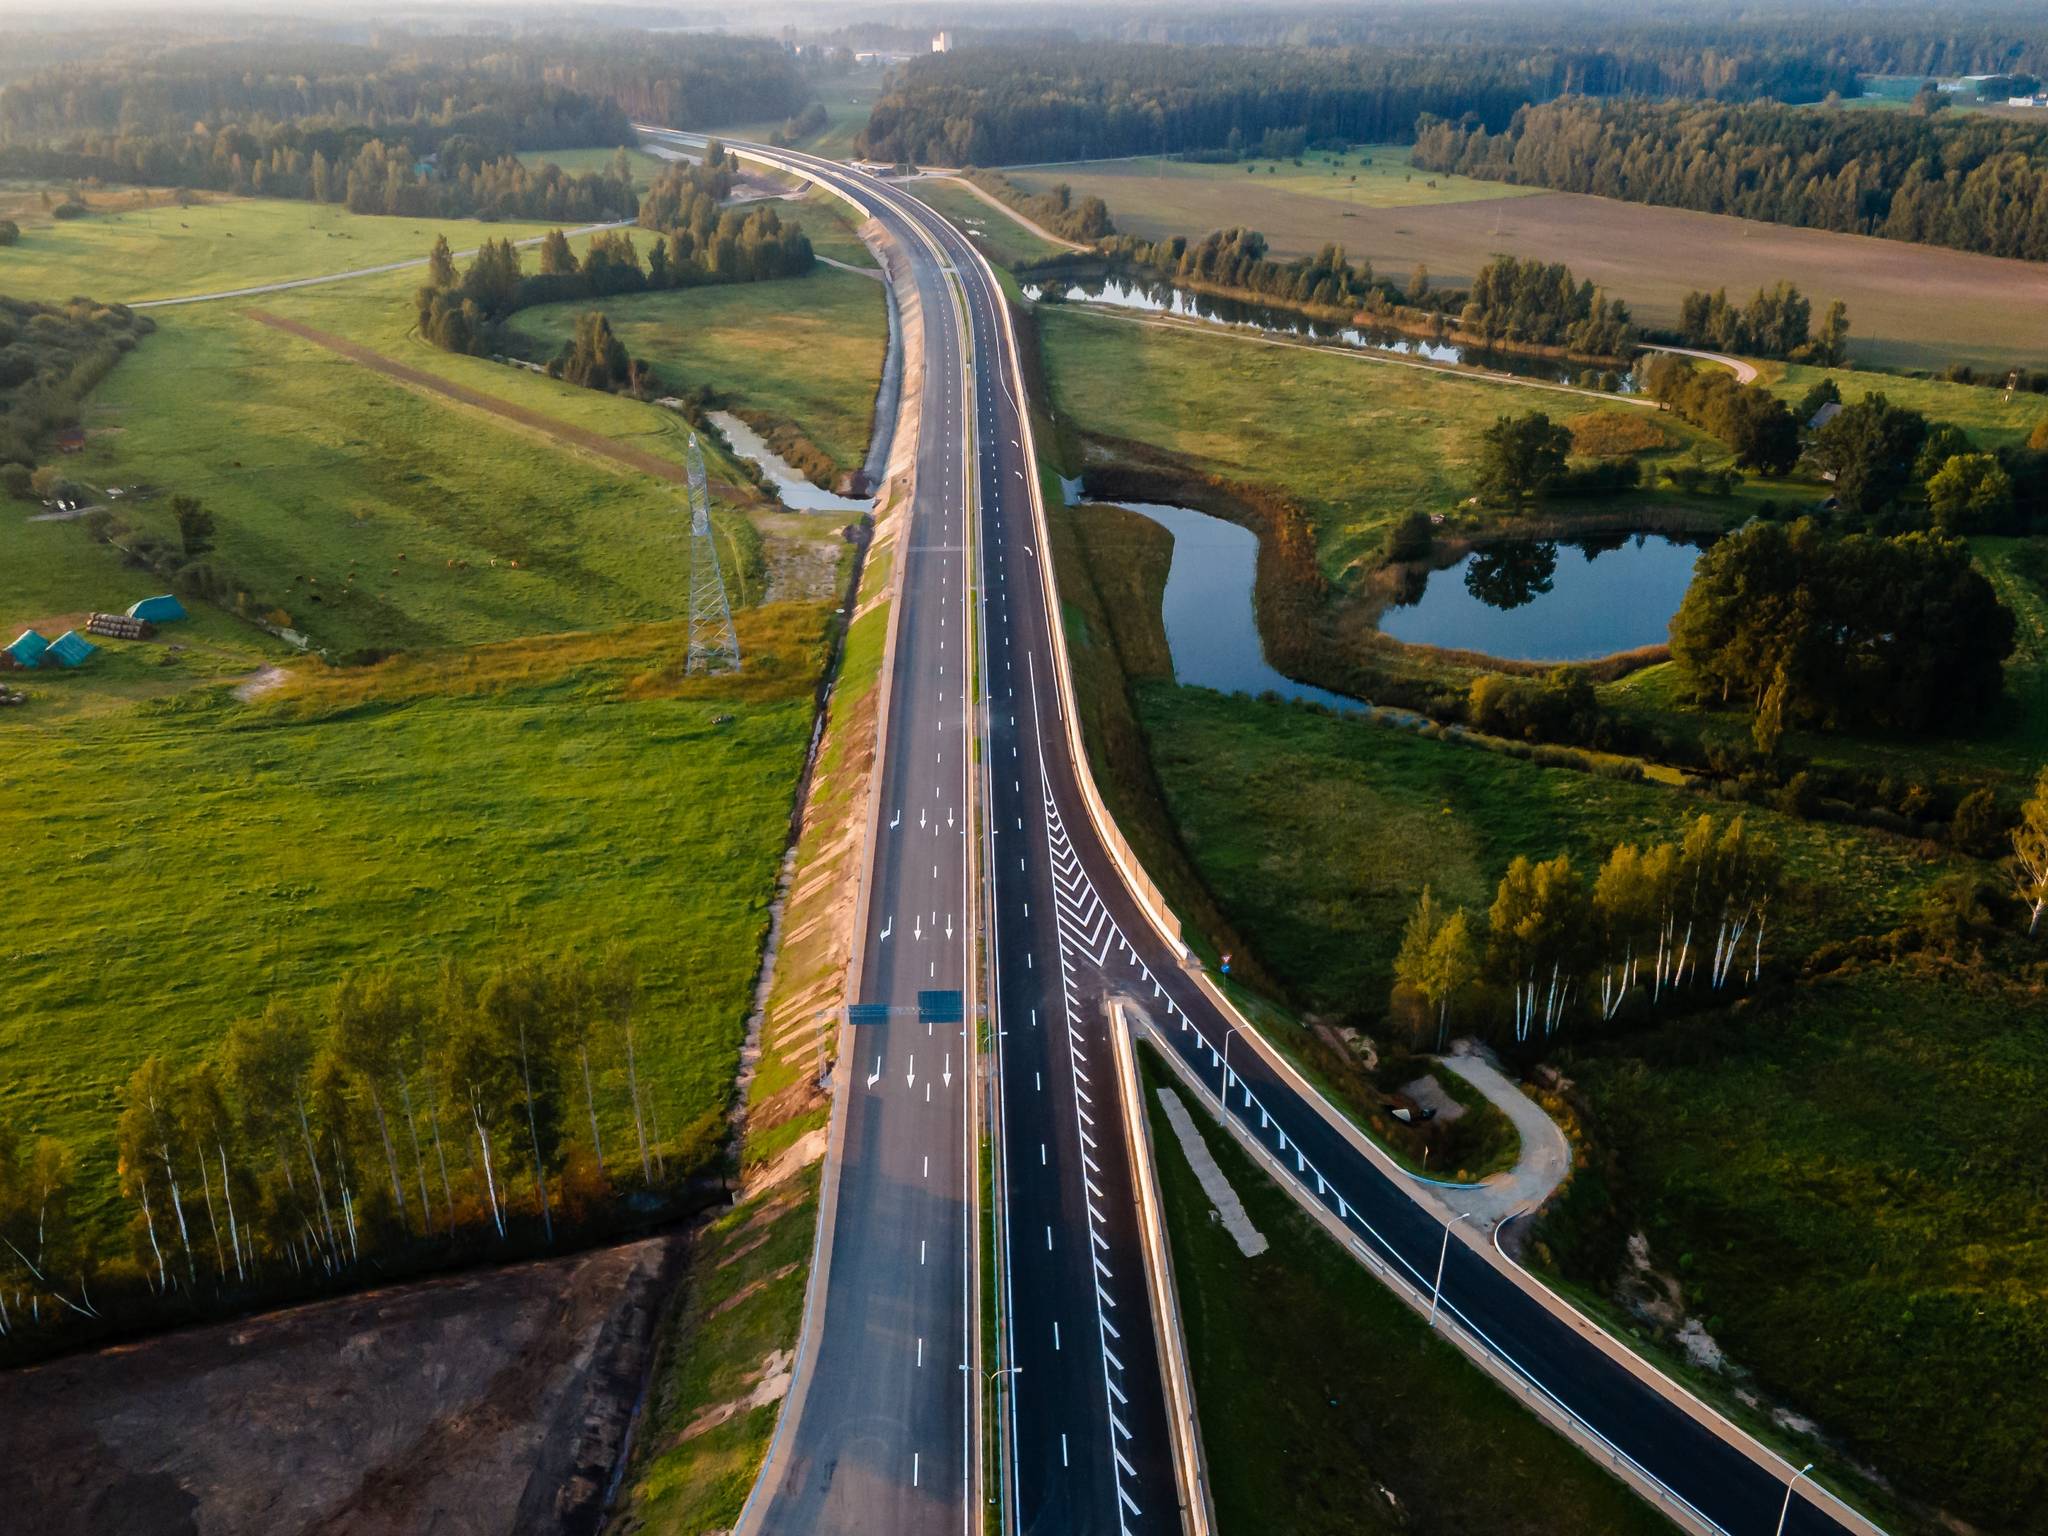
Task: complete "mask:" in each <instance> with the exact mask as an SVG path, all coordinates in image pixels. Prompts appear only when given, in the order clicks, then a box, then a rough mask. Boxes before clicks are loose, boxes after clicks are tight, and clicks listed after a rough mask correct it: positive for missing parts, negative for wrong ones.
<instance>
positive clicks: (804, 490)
mask: <svg viewBox="0 0 2048 1536" xmlns="http://www.w3.org/2000/svg"><path fill="white" fill-rule="evenodd" d="M705 415H706V416H707V417H708V418H709V419H710V421H711V423H712V425H713V426H715V427H717V428H718V430H719V431H720V432H723V433H724V434H725V440H726V441H727V442H728V443H730V444H732V451H733V452H734V453H736V454H738V455H739V456H740V457H741V458H743V459H745V460H747V461H748V462H749V463H751V464H754V465H755V466H757V467H758V468H759V469H760V471H761V473H763V474H764V475H766V476H767V477H768V478H769V480H770V481H771V482H773V484H774V486H775V491H776V494H777V495H779V496H780V497H781V498H782V504H783V505H784V506H786V507H788V508H789V509H790V510H791V511H792V512H852V513H856V514H858V513H861V512H868V511H872V510H873V508H874V502H873V500H872V499H862V498H860V497H856V496H838V495H834V494H833V493H832V492H831V491H824V490H820V489H819V488H818V487H817V486H815V485H813V484H811V482H810V481H808V480H806V479H805V478H804V477H803V476H802V475H800V474H798V473H797V472H796V471H795V470H794V469H793V468H791V467H790V465H789V462H788V461H787V460H786V459H784V458H783V457H782V455H781V454H779V453H777V452H776V451H775V450H774V449H773V448H770V447H769V446H768V444H767V443H766V442H764V441H763V440H762V438H761V434H760V433H758V432H756V431H755V430H754V429H753V428H752V427H750V426H748V425H747V424H746V423H745V422H744V421H741V420H740V419H739V417H737V416H735V415H733V414H732V412H730V411H707V412H706V413H705Z"/></svg>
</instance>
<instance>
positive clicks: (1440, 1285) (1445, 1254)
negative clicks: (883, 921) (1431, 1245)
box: [1429, 1211, 1472, 1328]
mask: <svg viewBox="0 0 2048 1536" xmlns="http://www.w3.org/2000/svg"><path fill="white" fill-rule="evenodd" d="M1471 1217H1472V1213H1471V1212H1470V1211H1460V1212H1458V1214H1457V1215H1455V1216H1453V1217H1452V1218H1451V1219H1450V1220H1449V1221H1447V1222H1445V1223H1444V1245H1443V1247H1441V1248H1439V1249H1438V1250H1437V1252H1436V1284H1435V1285H1433V1286H1431V1287H1430V1291H1429V1326H1430V1327H1432V1328H1434V1327H1435V1326H1436V1305H1437V1303H1438V1302H1439V1301H1441V1300H1442V1299H1443V1294H1444V1260H1445V1259H1447V1258H1449V1257H1450V1256H1451V1228H1452V1227H1455V1226H1456V1225H1457V1224H1458V1223H1459V1222H1461V1221H1469V1220H1470V1219H1471Z"/></svg>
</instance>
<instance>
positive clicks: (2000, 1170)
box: [1539, 969, 2048, 1532]
mask: <svg viewBox="0 0 2048 1536" xmlns="http://www.w3.org/2000/svg"><path fill="white" fill-rule="evenodd" d="M2044 1007H2048V1001H2044V998H2043V995H2042V988H2041V985H2040V984H2039V983H2038V982H2036V983H2035V984H2034V985H2033V986H2032V987H2031V989H2030V988H2028V987H2026V986H2023V985H2009V984H2006V983H2004V982H2002V981H2000V980H1999V979H1997V978H1996V977H1994V976H1991V975H1987V974H1984V973H1983V972H1981V971H1964V970H1960V969H1945V970H1944V969H1933V970H1928V971H1921V972H1907V971H1883V970H1876V971H1869V972H1865V973H1861V974H1853V975H1849V976H1846V977H1844V978H1841V979H1830V980H1827V981H1823V982H1818V983H1814V984H1810V985H1808V986H1804V987H1801V988H1799V989H1797V990H1796V991H1795V992H1794V993H1793V994H1792V995H1791V996H1790V997H1789V998H1787V999H1785V1000H1784V1001H1782V1002H1781V1003H1779V1004H1778V1005H1776V1006H1774V1007H1772V1008H1771V1009H1770V1010H1769V1011H1768V1012H1767V1013H1766V1012H1762V1011H1759V1010H1747V1011H1744V1010H1737V1011H1736V1012H1734V1013H1732V1014H1729V1015H1726V1016H1720V1017H1715V1018H1712V1019H1710V1020H1702V1021H1700V1022H1699V1024H1698V1025H1696V1026H1694V1027H1692V1028H1689V1029H1687V1028H1675V1029H1672V1030H1670V1031H1668V1032H1666V1033H1665V1034H1663V1035H1661V1036H1658V1035H1653V1036H1652V1037H1650V1038H1648V1039H1646V1040H1640V1041H1628V1042H1625V1043H1622V1044H1620V1045H1619V1046H1617V1048H1615V1049H1613V1050H1611V1051H1600V1052H1597V1053H1594V1054H1586V1055H1581V1056H1580V1057H1579V1058H1578V1059H1577V1060H1576V1061H1574V1062H1572V1063H1570V1064H1569V1065H1568V1066H1567V1068H1566V1070H1567V1071H1568V1072H1569V1073H1570V1075H1571V1077H1572V1078H1573V1079H1574V1080H1575V1081H1576V1082H1577V1083H1578V1085H1579V1088H1580V1090H1581V1092H1582V1093H1583V1094H1584V1095H1585V1097H1586V1099H1587V1100H1588V1101H1590V1103H1591V1104H1592V1106H1593V1110H1594V1120H1593V1126H1592V1129H1593V1134H1594V1137H1595V1139H1596V1141H1597V1142H1598V1143H1599V1144H1600V1145H1601V1147H1602V1153H1601V1167H1602V1170H1603V1178H1602V1179H1601V1181H1600V1182H1599V1183H1597V1184H1593V1183H1589V1184H1588V1186H1587V1188H1586V1189H1585V1190H1584V1191H1583V1192H1581V1193H1582V1194H1583V1195H1584V1196H1585V1197H1586V1200H1585V1201H1580V1200H1576V1199H1575V1200H1572V1201H1568V1202H1567V1205H1566V1207H1565V1209H1564V1210H1563V1211H1561V1212H1560V1213H1559V1216H1558V1218H1557V1219H1556V1220H1555V1221H1553V1222H1550V1223H1547V1224H1546V1225H1545V1226H1544V1227H1543V1228H1540V1229H1539V1235H1541V1236H1544V1237H1545V1238H1547V1239H1548V1240H1550V1241H1551V1242H1555V1243H1557V1244H1558V1246H1559V1247H1560V1249H1562V1250H1564V1251H1563V1252H1561V1253H1560V1255H1559V1257H1560V1258H1561V1259H1562V1258H1567V1257H1568V1258H1570V1259H1572V1260H1575V1261H1576V1262H1575V1263H1572V1264H1569V1265H1568V1266H1567V1272H1568V1273H1575V1274H1579V1275H1581V1276H1585V1277H1588V1278H1591V1277H1598V1276H1602V1275H1605V1274H1606V1273H1608V1272H1609V1266H1611V1265H1613V1264H1614V1263H1615V1262H1616V1260H1617V1259H1618V1253H1617V1252H1616V1250H1618V1248H1619V1246H1620V1241H1621V1238H1622V1236H1623V1235H1625V1234H1626V1233H1627V1232H1629V1231H1632V1230H1641V1231H1642V1232H1644V1233H1645V1234H1646V1235H1647V1237H1648V1239H1649V1243H1650V1251H1651V1254H1652V1255H1653V1258H1654V1260H1655V1262H1656V1263H1657V1264H1658V1265H1659V1267H1660V1268H1663V1269H1665V1270H1668V1271H1672V1272H1675V1273H1677V1274H1678V1275H1679V1276H1680V1277H1681V1279H1682V1283H1683V1288H1684V1294H1685V1302H1686V1306H1687V1308H1688V1310H1689V1311H1690V1312H1691V1313H1692V1314H1693V1315H1695V1316H1697V1317H1699V1318H1701V1319H1703V1321H1704V1323H1705V1326H1706V1328H1707V1330H1708V1331H1709V1332H1710V1333H1711V1334H1712V1335H1713V1336H1714V1338H1715V1339H1716V1340H1717V1341H1718V1342H1719V1343H1720V1344H1721V1345H1722V1346H1723V1348H1725V1349H1726V1350H1727V1351H1728V1353H1729V1355H1730V1357H1731V1358H1732V1359H1733V1360H1735V1361H1736V1362H1737V1363H1738V1365H1739V1367H1740V1368H1741V1369H1743V1370H1745V1371H1748V1372H1751V1373H1753V1375H1754V1380H1755V1384H1756V1385H1757V1386H1759V1387H1761V1388H1762V1389H1763V1390H1764V1391H1765V1392H1767V1393H1769V1394H1771V1395H1772V1396H1774V1397H1776V1398H1779V1399H1780V1400H1782V1401H1784V1402H1786V1403H1788V1404H1789V1405H1790V1406H1791V1407H1792V1408H1793V1409H1795V1410H1796V1411H1797V1412H1799V1413H1801V1414H1805V1415H1807V1416H1809V1417H1811V1418H1813V1419H1815V1420H1817V1421H1818V1422H1819V1423H1820V1424H1821V1426H1822V1427H1823V1429H1824V1430H1825V1431H1826V1432H1827V1433H1828V1434H1830V1435H1832V1436H1834V1437H1836V1438H1837V1439H1838V1440H1839V1442H1840V1444H1841V1448H1842V1454H1843V1455H1845V1456H1846V1457H1848V1458H1850V1459H1853V1460H1858V1461H1867V1462H1869V1463H1870V1464H1873V1465H1875V1466H1877V1467H1878V1468H1880V1469H1882V1471H1883V1472H1884V1473H1885V1474H1887V1475H1889V1476H1891V1477H1893V1478H1895V1479H1896V1480H1897V1482H1898V1484H1899V1491H1901V1492H1904V1493H1906V1494H1908V1495H1909V1496H1911V1495H1919V1496H1922V1497H1926V1498H1928V1499H1931V1500H1937V1501H1940V1502H1941V1503H1943V1504H1944V1506H1945V1507H1946V1508H1948V1509H1949V1510H1950V1511H1952V1512H1953V1513H1954V1514H1956V1515H1959V1516H1961V1517H1962V1518H1964V1519H1966V1520H1969V1521H1973V1522H1977V1523H1978V1526H1979V1528H1984V1529H1992V1530H2000V1531H2014V1532H2020V1531H2024V1532H2040V1531H2043V1530H2048V1517H2044V1515H2043V1509H2044V1499H2043V1495H2044V1493H2048V1463H2044V1462H2043V1461H2042V1459H2041V1456H2040V1427H2041V1425H2042V1424H2044V1423H2048V1320H2044V1318H2043V1314H2042V1308H2041V1303H2040V1298H2041V1296H2042V1294H2043V1291H2044V1288H2048V1250H2044V1248H2043V1245H2042V1243H2041V1240H2040V1231H2039V1223H2038V1222H2037V1221H2036V1220H2035V1219H2034V1217H2035V1215H2036V1213H2037V1212H2038V1208H2039V1203H2040V1191H2041V1190H2042V1189H2043V1188H2044V1186H2048V1154H2044V1151H2043V1149H2044V1148H2048V1110H2044V1108H2043V1104H2042V1098H2041V1094H2040V1092H2039V1088H2038V1085H2039V1083H2040V1082H2041V1081H2042V1079H2043V1076H2044V1074H2048V1041H2044V1037H2043V1035H2042V1032H2041V1030H2040V1029H2039V1028H2038V1027H2035V1026H2037V1024H2038V1020H2039V1019H2040V1018H2041V1017H2042V1012H2043V1009H2044ZM2030 1021H2031V1022H2030ZM1609 1196H1611V1197H1612V1198H1613V1199H1614V1201H1615V1202H1616V1205H1615V1208H1613V1209H1612V1210H1608V1211H1596V1210H1595V1209H1594V1207H1595V1206H1596V1205H1599V1204H1602V1203H1604V1199H1605V1197H1609ZM1582 1213H1583V1214H1584V1216H1585V1217H1586V1218H1588V1219H1590V1220H1591V1221H1592V1223H1593V1224H1594V1225H1596V1226H1599V1227H1604V1228H1605V1231H1606V1240H1607V1246H1605V1247H1604V1248H1603V1247H1602V1246H1601V1245H1599V1244H1593V1245H1590V1247H1589V1249H1579V1250H1573V1249H1572V1248H1570V1247H1569V1245H1570V1243H1571V1242H1572V1240H1573V1239H1574V1238H1581V1240H1582V1239H1583V1235H1582V1233H1581V1232H1580V1230H1579V1227H1578V1221H1579V1219H1580V1218H1581V1215H1582ZM1823 1298H1824V1299H1823ZM1725 1385H1726V1383H1725V1382H1724V1386H1725ZM1964 1402H1967V1403H1969V1404H1971V1405H1972V1406H1971V1411H1970V1412H1968V1413H1966V1414H1958V1413H1956V1412H1954V1411H1953V1408H1954V1405H1955V1404H1957V1403H1964ZM1823 1459H1824V1460H1826V1461H1836V1460H1838V1458H1837V1457H1835V1456H1828V1455H1824V1456H1823ZM1914 1524H1915V1525H1916V1526H1925V1527H1928V1528H1953V1527H1952V1526H1946V1525H1943V1524H1942V1523H1940V1522H1937V1521H1935V1520H1933V1519H1932V1518H1923V1519H1920V1520H1916V1521H1915V1522H1914Z"/></svg>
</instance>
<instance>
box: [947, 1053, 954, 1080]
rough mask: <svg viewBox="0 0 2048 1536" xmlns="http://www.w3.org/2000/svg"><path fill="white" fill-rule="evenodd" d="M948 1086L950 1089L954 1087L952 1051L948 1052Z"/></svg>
mask: <svg viewBox="0 0 2048 1536" xmlns="http://www.w3.org/2000/svg"><path fill="white" fill-rule="evenodd" d="M946 1086H947V1087H948V1088H950V1087H952V1086H953V1053H952V1052H951V1051H948V1052H946Z"/></svg>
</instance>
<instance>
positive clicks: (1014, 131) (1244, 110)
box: [860, 42, 1619, 166]
mask: <svg viewBox="0 0 2048 1536" xmlns="http://www.w3.org/2000/svg"><path fill="white" fill-rule="evenodd" d="M1573 88H1577V89H1593V88H1597V87H1596V86H1595V85H1594V84H1593V83H1592V82H1590V81H1588V80H1587V79H1586V77H1585V76H1584V75H1583V74H1582V73H1581V72H1579V71H1577V70H1576V68H1575V67H1574V66H1573V65H1572V64H1571V63H1569V62H1568V61H1567V60H1566V59H1565V58H1564V57H1563V56H1562V55H1560V54H1556V53H1551V52H1547V51H1543V50H1537V51H1536V52H1534V53H1529V52H1523V51H1517V50H1501V49H1494V48H1488V47H1474V46H1465V47H1459V48H1450V49H1444V50H1441V51H1436V52H1432V53H1430V54H1428V55H1426V56H1418V55H1416V54H1414V53H1410V52H1404V51H1397V50H1389V49H1365V48H1339V49H1328V50H1315V51H1310V50H1305V49H1290V48H1167V47H1151V46H1140V45H1132V44H1117V45H1106V44H1091V45H1087V46H1079V45H1074V44H1067V43H1057V42H1047V43H1038V44H1030V45H1025V44H1014V45H1007V46H992V47H984V48H978V49H974V50H969V51H962V52H957V53H943V54H932V55H929V56H925V57H920V58H918V59H916V60H914V61H913V62H912V63H911V65H910V66H909V67H908V69H906V70H905V71H904V72H903V74H902V76H901V78H900V79H898V80H897V81H896V83H895V84H894V85H893V87H892V88H891V89H890V90H889V91H887V92H886V93H885V94H884V95H883V96H882V97H881V98H880V99H878V100H877V101H876V103H875V106H874V111H873V112H872V114H871V115H870V116H869V118H868V124H867V127H866V128H865V129H864V130H863V132H862V138H861V141H860V143H861V147H862V152H863V153H865V154H868V155H870V156H874V157H876V158H879V159H885V160H908V161H931V162H933V163H936V164H945V165H980V166H989V165H1001V164H1006V163H1024V162H1031V161H1040V160H1086V159H1092V158H1097V157H1101V156H1110V155H1136V154H1168V153H1173V152H1176V151H1183V150H1220V149H1226V148H1232V147H1237V146H1243V145H1256V144H1258V143H1259V142H1261V140H1262V139H1263V137H1264V135H1265V134H1266V133H1267V132H1268V131H1269V130H1274V129H1279V130H1283V131H1284V130H1300V131H1301V132H1302V133H1303V134H1304V135H1305V138H1306V141H1307V142H1309V143H1316V142H1320V141H1323V140H1342V141H1344V142H1347V143H1389V142H1395V141H1405V140H1406V139H1408V138H1409V137H1410V135H1411V134H1413V132H1414V130H1415V122H1416V119H1417V117H1418V116H1419V115H1420V114H1423V113H1435V114H1437V115H1440V116H1444V115H1456V114H1470V115H1471V116H1472V117H1473V118H1474V119H1475V120H1477V121H1479V122H1482V123H1486V124H1488V125H1490V126H1492V127H1494V128H1496V129H1498V128H1503V127H1505V126H1506V125H1507V123H1508V121H1509V119H1510V118H1511V117H1512V116H1513V114H1514V113H1515V111H1516V109H1517V108H1519V107H1520V106H1522V104H1523V103H1525V102H1529V101H1542V100H1546V99H1548V98H1550V97H1552V96H1555V95H1557V94H1558V93H1559V92H1561V91H1564V90H1567V89H1573ZM1617 88H1619V87H1617Z"/></svg>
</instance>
